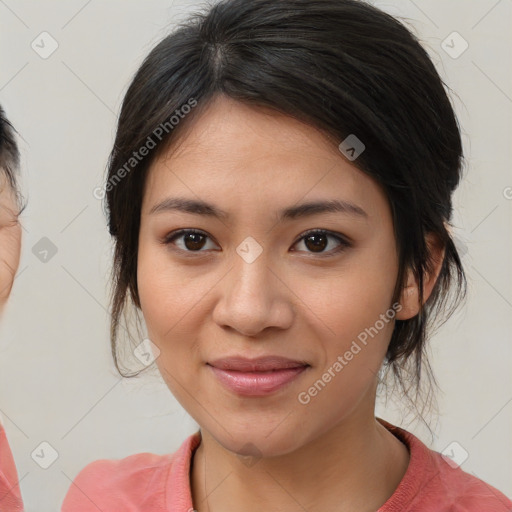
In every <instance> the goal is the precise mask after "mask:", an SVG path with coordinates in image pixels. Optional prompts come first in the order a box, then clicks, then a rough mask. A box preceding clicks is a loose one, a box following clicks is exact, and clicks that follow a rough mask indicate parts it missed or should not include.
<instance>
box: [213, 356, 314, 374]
mask: <svg viewBox="0 0 512 512" xmlns="http://www.w3.org/2000/svg"><path fill="white" fill-rule="evenodd" d="M208 364H209V365H210V366H214V367H215V368H219V369H220V370H232V371H238V372H268V371H276V370H286V369H289V368H301V367H303V366H309V364H308V363H306V362H304V361H298V360H292V359H289V358H286V357H281V356H264V357H258V358H255V359H248V358H246V357H240V356H233V357H225V358H222V359H216V360H215V361H211V362H209V363H208Z"/></svg>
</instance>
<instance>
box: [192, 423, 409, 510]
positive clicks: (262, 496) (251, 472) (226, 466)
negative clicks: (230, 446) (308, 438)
mask: <svg viewBox="0 0 512 512" xmlns="http://www.w3.org/2000/svg"><path fill="white" fill-rule="evenodd" d="M201 435H202V440H201V444H200V445H199V447H198V448H197V450H196V452H195V454H194V458H193V463H192V470H191V488H192V499H193V503H194V508H195V510H197V511H198V512H217V511H222V512H231V511H240V510H244V511H245V512H253V511H254V512H256V511H260V510H262V509H270V510H280V511H283V512H287V511H292V510H293V511H296V510H300V509H301V508H302V509H303V510H308V511H309V512H317V511H318V512H320V511H325V510H336V511H339V512H345V511H349V510H359V511H362V512H364V511H368V512H374V511H375V510H377V509H378V508H380V507H381V506H382V505H383V504H384V503H385V502H386V501H387V500H388V499H389V497H390V496H391V495H392V494H393V492H394V491H395V489H396V488H397V486H398V484H399V483H400V481H401V479H402V478H403V476H404V474H405V472H406V469H407V465H408V463H409V452H408V450H407V447H406V446H405V445H404V444H403V443H402V442H401V441H399V440H398V439H397V438H396V437H395V436H394V435H393V434H391V432H389V431H388V430H387V429H386V428H385V427H384V426H382V425H381V424H380V423H379V422H378V421H377V420H376V419H375V417H374V415H373V413H372V414H371V415H368V414H367V415H366V416H363V415H361V414H359V416H357V415H355V414H353V415H351V417H350V418H347V419H344V420H343V422H341V423H340V424H338V425H336V426H335V427H334V428H333V429H331V430H329V431H328V432H326V433H324V434H322V435H320V436H319V437H318V438H316V439H315V440H314V441H312V442H310V443H309V444H307V445H305V446H302V447H300V448H299V449H298V450H295V451H293V452H291V453H288V454H285V455H280V456H276V457H267V458H261V459H253V460H252V461H251V460H250V459H249V460H244V459H242V458H241V457H239V456H238V455H237V454H235V453H233V452H230V451H228V450H226V449H225V448H224V447H223V446H221V445H220V444H219V443H217V441H216V440H215V439H214V438H213V437H211V435H209V433H208V432H206V431H201Z"/></svg>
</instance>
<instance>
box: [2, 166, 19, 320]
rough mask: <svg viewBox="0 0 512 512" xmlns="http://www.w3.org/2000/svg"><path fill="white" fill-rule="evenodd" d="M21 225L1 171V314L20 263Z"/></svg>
mask: <svg viewBox="0 0 512 512" xmlns="http://www.w3.org/2000/svg"><path fill="white" fill-rule="evenodd" d="M20 251H21V225H20V223H19V221H18V206H17V203H16V197H15V194H14V192H13V190H12V188H11V186H10V184H9V182H8V180H7V178H6V177H5V175H4V174H3V171H2V169H0V314H2V313H3V309H4V306H5V303H6V301H7V299H8V297H9V295H10V293H11V289H12V285H13V283H14V277H15V275H16V271H17V269H18V265H19V262H20Z"/></svg>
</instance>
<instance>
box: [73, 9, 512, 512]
mask: <svg viewBox="0 0 512 512" xmlns="http://www.w3.org/2000/svg"><path fill="white" fill-rule="evenodd" d="M461 162H462V148H461V140H460V133H459V129H458V125H457V121H456V118H455V115H454V112H453V109H452V107H451V104H450V101H449V99H448V97H447V95H446V92H445V90H444V88H443V84H442V81H441V79H440V78H439V75H438V74H437V72H436V70H435V68H434V66H433V64H432V63H431V61H430V60H429V58H428V56H427V54H426V52H425V51H424V50H423V49H422V47H421V46H420V44H419V43H418V41H417V40H416V39H415V38H414V36H413V35H412V34H411V33H410V32H409V31H408V30H407V29H406V28H405V27H404V26H403V25H401V24H400V23H399V22H398V21H396V20H395V19H394V18H392V17H391V16H389V15H387V14H385V13H383V12H381V11H380V10H378V9H376V8H374V7H372V6H370V5H368V4H365V3H362V2H358V1H354V0H316V1H315V2H310V1H309V0H275V1H272V2H269V1H268V0H252V1H251V2H247V1H246V0H227V1H224V2H221V3H219V4H217V5H215V6H213V7H212V8H211V9H210V10H209V11H208V12H207V13H205V14H204V15H197V16H195V17H193V18H192V19H191V20H190V21H189V23H186V24H184V25H183V26H181V27H180V28H179V29H178V30H177V31H176V32H175V33H173V34H171V35H170V36H168V37H166V38H165V39H164V40H163V41H162V42H161V43H160V44H158V45H157V46H156V48H155V49H153V51H152V52H151V53H150V54H149V56H148V57H147V58H146V60H145V61H144V63H143V64H142V66H141V67H140V69H139V71H138V72H137V74H136V76H135V78H134V79H133V81H132V83H131V85H130V87H129V89H128V92H127V93H126V97H125V99H124V102H123V107H122V111H121V115H120V118H119V124H118V130H117V136H116V140H115V143H114V148H113V150H112V153H111V158H110V163H109V175H108V179H107V182H106V185H105V192H106V197H107V207H108V212H109V229H110V233H111V234H112V236H113V237H114V241H115V256H114V290H113V291H114V294H113V301H112V330H111V334H112V348H113V354H114V358H115V361H116V365H117V367H118V369H119V370H120V371H122V369H121V367H120V365H119V361H118V358H117V353H118V348H119V347H118V345H119V339H118V333H119V331H120V328H121V326H122V323H121V320H122V318H123V316H124V314H125V313H127V312H128V309H127V307H128V305H129V303H130V302H131V303H132V304H133V305H134V306H135V307H136V308H137V311H138V312H141V313H142V315H143V319H144V322H145V325H146V327H147V331H148V336H147V337H148V339H149V340H151V341H147V342H145V345H144V349H143V350H144V351H143V353H144V354H146V356H148V353H147V350H148V349H149V348H151V349H152V350H153V351H154V357H155V358H156V363H157V365H158V368H159V370H160V373H161V375H162V377H163V378H164V380H165V382H166V383H167V385H168V387H169V389H170V390H171V391H172V393H173V394H174V395H175V397H176V398H177V399H178V401H179V402H180V403H181V404H182V405H183V407H184V408H185V409H186V410H187V411H188V412H189V413H190V415H191V416H192V417H193V418H194V419H195V420H196V421H197V423H198V424H199V425H200V427H201V428H200V431H198V432H196V433H195V434H193V435H191V436H190V437H189V438H188V439H186V440H185V442H184V443H183V444H182V446H181V448H180V449H179V450H178V451H177V452H176V453H174V454H170V455H165V456H158V455H154V454H148V453H143V454H137V455H132V456H129V457H127V458H125V459H122V460H117V461H107V460H103V461H97V462H94V463H92V464H90V465H89V466H87V467H86V468H85V469H84V470H83V471H82V472H81V473H80V474H79V475H78V477H77V478H76V480H75V482H74V483H73V485H72V486H71V488H70V490H69V492H68V495H67V496H66V498H65V501H64V504H63V510H64V511H66V512H67V511H69V512H71V511H73V512H77V511H80V512H81V511H89V510H90V511H93V510H103V511H114V510H123V511H130V512H131V511H146V510H147V511H152V512H155V511H162V512H163V511H177V510H180V511H187V510H188V511H191V510H198V511H200V512H203V511H220V510H221V511H224V512H225V511H228V510H240V509H243V510H280V511H288V510H308V511H311V512H313V511H317V510H337V511H353V510H358V511H375V510H379V511H381V512H391V511H397V510H400V511H413V510H414V511H417V510H422V511H427V510H432V511H434V510H435V511H442V510H455V508H454V507H457V510H459V511H481V510H486V511H488V510H494V511H503V512H505V511H508V510H510V507H511V506H512V502H510V500H508V499H507V497H506V496H504V495H503V494H502V493H500V492H499V491H498V490H497V489H494V488H493V487H491V486H490V485H488V484H486V483H484V482H482V481H481V480H479V479H477V478H476V477H474V476H472V475H469V474H468V473H465V472H463V471H462V470H461V469H460V468H459V467H456V464H455V463H454V462H453V461H451V460H449V459H447V458H443V457H442V456H441V455H440V454H438V453H436V452H434V451H432V450H429V449H428V448H427V446H425V445H424V444H423V443H422V442H421V441H420V440H419V439H417V438H416V437H415V436H413V435H412V434H411V433H409V432H406V431H405V430H403V429H401V428H398V427H395V426H393V425H391V424H389V423H387V422H386V421H384V420H383V419H381V418H376V417H375V414H374V409H375V397H376V392H377V386H378V382H379V373H380V372H381V370H390V371H391V374H392V375H394V377H395V378H396V380H397V382H398V384H399V385H400V386H401V387H402V390H403V391H404V393H405V399H406V400H412V401H414V402H415V405H421V401H420V402H416V398H417V396H419V397H421V393H420V394H419V395H417V394H416V395H414V394H413V393H411V392H410V390H411V387H412V388H414V386H416V387H418V389H421V388H420V387H419V386H420V370H421V368H422V367H423V369H424V370H425V369H428V363H427V362H426V360H425V358H424V347H425V343H426V340H427V329H426V327H427V324H428V326H429V327H430V325H431V323H432V322H433V321H434V320H442V319H443V318H446V317H448V316H449V315H450V313H451V312H452V311H453V309H454V308H455V307H456V306H457V305H458V304H459V303H460V299H461V298H462V297H463V296H464V291H465V287H464V285H465V278H464V271H463V268H462V265H461V262H460V259H459V256H458V254H457V250H456V248H455V245H454V243H453V240H452V238H451V236H450V233H449V222H450V219H451V214H452V202H451V195H452V193H453V191H454V190H455V188H456V187H457V185H458V183H459V181H460V179H461ZM137 350H139V354H140V353H141V350H140V349H139V347H137ZM148 357H149V356H148ZM408 391H409V392H408Z"/></svg>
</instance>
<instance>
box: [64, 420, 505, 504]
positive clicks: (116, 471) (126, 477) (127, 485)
mask: <svg viewBox="0 0 512 512" xmlns="http://www.w3.org/2000/svg"><path fill="white" fill-rule="evenodd" d="M379 421H380V422H381V423H382V424H383V425H384V426H385V427H386V428H388V430H390V431H391V432H392V433H393V434H394V435H395V436H396V437H398V439H400V440H401V441H402V442H403V443H405V445H406V446H407V448H408V449H409V452H410V461H409V466H408V468H407V471H406V473H405V475H404V477H403V479H402V481H401V482H400V484H399V486H398V487H397V489H396V490H395V492H394V493H393V495H392V496H391V497H390V498H389V499H388V500H387V501H386V503H385V504H384V505H383V506H382V507H381V508H379V510H378V511H377V512H443V511H446V512H448V511H450V512H511V511H512V501H510V500H509V499H508V498H507V497H506V496H505V495H504V494H502V493H501V492H500V491H498V490H497V489H495V488H494V487H492V486H490V485H488V484H486V483H485V482H483V481H482V480H479V479H478V478H476V477H474V476H472V475H470V474H468V473H466V472H464V471H462V470H461V469H460V468H455V469H454V468H452V467H451V466H450V465H449V464H448V462H446V460H445V459H444V458H443V456H442V455H441V454H439V453H437V452H435V451H433V450H430V449H429V448H427V446H426V445H424V444H423V443H422V442H421V441H420V440H419V439H418V438H416V437H415V436H414V435H412V434H411V433H409V432H407V431H405V430H403V429H401V428H399V427H395V426H393V425H391V424H389V423H387V422H385V421H384V420H381V419H380V418H379ZM200 442H201V434H200V431H198V432H196V433H195V434H192V435H191V436H189V437H188V438H187V439H186V440H185V441H184V443H183V444H182V445H181V447H180V448H179V449H178V451H177V452H175V453H174V454H170V455H163V456H161V455H154V454H149V453H140V454H137V455H131V456H129V457H126V458H124V459H121V460H99V461H96V462H93V463H91V464H89V465H88V466H86V467H85V468H84V469H83V470H82V471H81V472H80V473H79V475H78V477H77V478H76V480H75V481H74V483H73V484H72V485H71V487H70V489H69V491H68V494H67V496H66V498H65V500H64V503H63V506H62V509H61V512H98V510H101V511H102V512H120V511H122V512H140V511H148V512H149V511H151V512H192V511H193V507H192V496H191V491H190V476H189V472H190V465H191V458H192V455H193V453H194V450H195V449H196V448H197V447H198V445H199V443H200Z"/></svg>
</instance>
